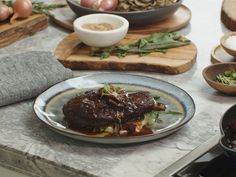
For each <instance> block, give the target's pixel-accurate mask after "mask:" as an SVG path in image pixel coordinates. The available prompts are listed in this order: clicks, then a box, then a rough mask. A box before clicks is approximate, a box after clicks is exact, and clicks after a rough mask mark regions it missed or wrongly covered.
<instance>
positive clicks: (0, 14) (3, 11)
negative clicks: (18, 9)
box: [0, 3, 13, 21]
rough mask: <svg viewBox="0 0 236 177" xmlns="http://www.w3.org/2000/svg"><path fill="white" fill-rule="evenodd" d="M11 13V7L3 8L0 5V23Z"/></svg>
mask: <svg viewBox="0 0 236 177" xmlns="http://www.w3.org/2000/svg"><path fill="white" fill-rule="evenodd" d="M12 13H13V10H12V8H11V7H8V6H5V5H3V4H1V3H0V21H4V20H6V19H8V18H9V17H10V16H11V15H12Z"/></svg>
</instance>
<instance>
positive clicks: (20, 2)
mask: <svg viewBox="0 0 236 177" xmlns="http://www.w3.org/2000/svg"><path fill="white" fill-rule="evenodd" d="M32 8H33V7H32V2H31V1H30V0H16V1H15V2H14V4H13V11H14V14H13V16H12V18H11V20H10V22H11V23H13V22H14V21H15V20H16V19H17V18H27V17H29V16H30V15H31V14H32Z"/></svg>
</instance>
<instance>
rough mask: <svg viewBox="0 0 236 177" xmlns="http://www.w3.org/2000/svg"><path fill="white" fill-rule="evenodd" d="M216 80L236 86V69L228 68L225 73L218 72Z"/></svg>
mask: <svg viewBox="0 0 236 177" xmlns="http://www.w3.org/2000/svg"><path fill="white" fill-rule="evenodd" d="M215 80H216V82H220V83H222V84H225V85H230V86H236V72H235V71H234V70H226V71H225V72H224V73H222V74H218V75H217V76H216V79H215Z"/></svg>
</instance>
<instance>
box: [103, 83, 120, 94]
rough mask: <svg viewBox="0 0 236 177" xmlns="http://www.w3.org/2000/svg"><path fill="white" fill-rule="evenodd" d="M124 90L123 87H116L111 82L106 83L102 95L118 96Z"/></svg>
mask: <svg viewBox="0 0 236 177" xmlns="http://www.w3.org/2000/svg"><path fill="white" fill-rule="evenodd" d="M123 91H124V89H122V88H121V87H116V86H114V85H111V84H104V86H103V88H102V96H103V95H113V96H117V95H118V94H119V93H121V92H123Z"/></svg>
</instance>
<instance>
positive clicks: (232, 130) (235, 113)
mask: <svg viewBox="0 0 236 177" xmlns="http://www.w3.org/2000/svg"><path fill="white" fill-rule="evenodd" d="M220 131H221V134H222V137H221V139H220V141H219V144H220V146H221V147H222V149H223V150H224V151H225V152H226V154H227V155H229V156H230V157H232V159H233V160H234V161H235V162H236V104H235V105H234V106H232V107H231V108H229V109H228V110H227V111H226V112H225V114H224V115H223V117H222V119H221V122H220ZM232 140H235V143H232Z"/></svg>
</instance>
